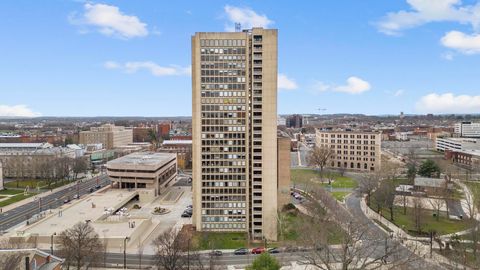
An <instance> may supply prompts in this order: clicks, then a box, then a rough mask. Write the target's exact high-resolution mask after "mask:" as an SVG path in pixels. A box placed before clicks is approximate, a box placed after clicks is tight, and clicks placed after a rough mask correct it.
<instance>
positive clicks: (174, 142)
mask: <svg viewBox="0 0 480 270" xmlns="http://www.w3.org/2000/svg"><path fill="white" fill-rule="evenodd" d="M163 144H166V145H168V144H192V140H165V141H163Z"/></svg>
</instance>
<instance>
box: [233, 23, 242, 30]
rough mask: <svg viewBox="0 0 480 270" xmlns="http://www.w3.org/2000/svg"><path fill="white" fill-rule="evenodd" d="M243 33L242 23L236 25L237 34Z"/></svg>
mask: <svg viewBox="0 0 480 270" xmlns="http://www.w3.org/2000/svg"><path fill="white" fill-rule="evenodd" d="M241 31H242V25H241V24H240V23H235V32H241Z"/></svg>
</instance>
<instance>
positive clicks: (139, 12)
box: [0, 0, 480, 116]
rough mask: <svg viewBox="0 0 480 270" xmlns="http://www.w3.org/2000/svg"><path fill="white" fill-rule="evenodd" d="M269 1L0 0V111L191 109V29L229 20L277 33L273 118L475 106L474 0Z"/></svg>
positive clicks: (176, 112)
mask: <svg viewBox="0 0 480 270" xmlns="http://www.w3.org/2000/svg"><path fill="white" fill-rule="evenodd" d="M272 3H273V2H271V1H265V2H261V3H258V2H249V1H245V2H235V3H230V2H221V1H217V2H212V3H210V4H209V5H204V4H202V3H200V2H198V3H197V2H184V3H175V4H169V5H165V4H163V3H155V2H146V3H144V4H143V5H139V4H137V3H135V4H134V3H127V2H119V1H104V2H84V1H57V2H55V3H53V4H52V3H49V4H46V5H45V4H44V3H37V2H34V3H29V2H26V1H16V2H8V3H2V8H1V9H0V15H1V17H2V18H3V20H4V22H5V23H3V24H1V25H0V31H1V32H2V33H3V34H4V35H3V36H4V38H3V41H4V42H2V43H1V44H0V51H2V52H3V53H2V54H1V55H2V59H3V60H4V61H2V64H1V65H0V72H2V74H4V75H3V76H2V78H0V86H1V87H2V99H1V100H0V116H104V115H109V116H190V115H191V106H190V100H191V83H190V81H191V75H190V64H191V63H190V60H191V56H190V53H191V52H190V36H191V35H193V34H194V33H195V32H197V31H212V32H216V31H225V30H226V31H232V30H234V23H235V22H239V23H241V24H242V28H250V27H252V26H263V27H268V28H274V29H278V31H279V36H278V38H279V44H280V45H279V69H278V70H279V74H278V78H279V80H278V85H279V93H278V97H279V100H278V113H280V114H289V113H296V112H298V113H305V114H313V113H322V114H324V113H325V114H333V113H362V114H374V115H382V114H398V113H399V112H400V111H404V112H405V113H406V114H425V113H434V114H443V113H445V114H449V113H478V112H480V95H479V94H478V93H479V91H478V89H476V87H478V85H479V83H478V78H480V74H479V73H480V71H478V70H475V69H472V68H469V67H471V66H474V65H475V64H476V63H478V60H479V56H478V53H480V41H479V40H480V37H479V35H477V34H476V29H478V26H479V23H478V21H479V19H480V18H479V17H480V16H479V15H477V13H475V10H476V9H478V8H479V7H480V3H479V2H478V1H463V2H460V1H456V0H448V1H441V2H435V3H433V2H431V1H422V0H415V1H414V0H410V1H396V2H395V3H388V5H387V4H385V3H382V4H380V3H375V5H373V4H369V3H365V2H364V3H358V2H355V1H345V2H344V3H341V4H340V3H307V2H306V3H305V5H308V6H309V7H310V8H305V5H288V4H287V3H276V4H275V5H273V4H272ZM27 4H28V7H29V8H28V9H26V8H25V7H24V6H25V5H27ZM287 11H288V12H287ZM106 15H108V16H106ZM299 40H301V42H299ZM5 52H7V53H5ZM306 60H308V61H306ZM80 100H82V102H80ZM319 108H325V109H327V110H326V111H322V112H319V111H318V109H319Z"/></svg>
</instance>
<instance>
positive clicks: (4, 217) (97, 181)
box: [0, 175, 110, 232]
mask: <svg viewBox="0 0 480 270" xmlns="http://www.w3.org/2000/svg"><path fill="white" fill-rule="evenodd" d="M109 183H110V180H109V179H108V177H107V176H106V175H103V176H99V177H98V178H97V177H95V178H92V179H90V180H87V181H85V182H82V183H79V184H78V185H74V186H70V187H67V188H65V189H62V190H59V191H56V192H53V193H52V194H49V195H47V196H44V197H41V198H39V199H37V200H35V201H33V202H29V203H26V204H23V205H21V206H18V207H16V208H13V209H11V210H8V211H5V212H3V213H1V214H0V231H2V232H5V231H7V230H8V229H10V228H12V227H13V226H16V225H18V224H20V223H22V222H25V221H26V220H28V219H29V218H31V217H32V216H34V215H35V214H38V213H40V212H42V211H45V210H48V209H54V208H57V207H59V206H61V205H63V204H64V200H65V199H67V198H69V199H73V196H74V195H75V194H77V193H78V194H79V195H80V196H82V195H84V194H87V193H89V192H90V188H95V186H96V185H100V186H102V187H103V186H105V185H107V184H109ZM47 192H48V191H47Z"/></svg>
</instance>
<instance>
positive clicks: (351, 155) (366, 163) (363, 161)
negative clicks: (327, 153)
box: [316, 129, 382, 171]
mask: <svg viewBox="0 0 480 270" xmlns="http://www.w3.org/2000/svg"><path fill="white" fill-rule="evenodd" d="M381 144H382V134H381V133H380V132H364V131H322V130H318V129H317V131H316V146H317V147H328V148H331V149H333V150H334V151H335V157H334V158H333V159H331V160H330V161H329V162H328V163H327V167H330V168H339V169H347V170H354V171H376V170H378V169H380V167H381Z"/></svg>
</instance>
